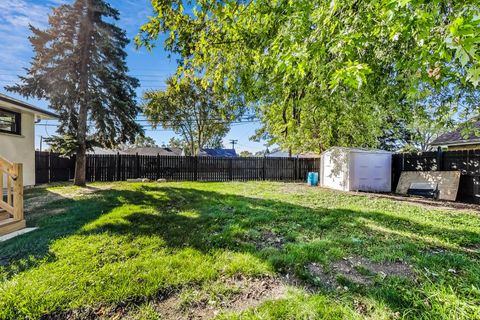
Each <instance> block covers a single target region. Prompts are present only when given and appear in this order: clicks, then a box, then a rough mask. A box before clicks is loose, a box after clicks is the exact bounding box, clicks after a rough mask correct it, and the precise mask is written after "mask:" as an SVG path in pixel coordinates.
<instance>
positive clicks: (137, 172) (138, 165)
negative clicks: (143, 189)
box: [135, 152, 140, 179]
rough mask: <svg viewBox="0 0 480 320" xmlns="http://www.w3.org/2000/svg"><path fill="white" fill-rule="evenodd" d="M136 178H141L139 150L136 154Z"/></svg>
mask: <svg viewBox="0 0 480 320" xmlns="http://www.w3.org/2000/svg"><path fill="white" fill-rule="evenodd" d="M135 178H136V179H138V178H140V157H139V156H138V152H137V153H136V154H135Z"/></svg>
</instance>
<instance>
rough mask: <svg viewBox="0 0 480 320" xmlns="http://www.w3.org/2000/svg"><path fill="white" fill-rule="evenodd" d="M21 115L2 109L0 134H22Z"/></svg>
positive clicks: (0, 113)
mask: <svg viewBox="0 0 480 320" xmlns="http://www.w3.org/2000/svg"><path fill="white" fill-rule="evenodd" d="M20 124H21V114H20V113H18V112H13V111H8V110H4V109H0V132H6V133H13V134H20V133H21V126H20Z"/></svg>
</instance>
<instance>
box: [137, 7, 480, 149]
mask: <svg viewBox="0 0 480 320" xmlns="http://www.w3.org/2000/svg"><path fill="white" fill-rule="evenodd" d="M156 3H157V6H158V7H154V8H155V10H156V16H154V17H153V18H152V21H151V22H150V23H147V28H146V29H142V31H141V36H142V39H144V41H143V42H141V43H140V44H143V45H147V46H148V45H149V44H151V43H152V42H154V41H156V40H157V38H158V35H159V34H161V33H162V32H164V33H167V34H169V35H172V37H170V38H168V39H167V40H166V42H165V43H164V45H165V47H166V49H167V50H170V51H172V52H175V53H177V54H179V55H180V56H181V63H180V64H179V70H178V74H177V76H178V77H179V78H182V77H184V76H187V75H192V74H201V75H202V76H203V78H204V80H203V81H204V82H206V83H211V84H212V87H213V88H214V90H215V91H218V92H221V93H222V94H226V95H228V96H230V97H235V98H241V99H242V100H244V102H245V103H246V104H247V105H248V106H252V107H254V108H255V109H256V110H257V113H258V116H259V117H260V118H261V119H262V120H263V125H264V127H263V128H261V129H260V130H259V132H258V134H257V136H256V138H267V139H269V141H270V142H271V143H278V144H280V145H281V146H282V147H283V148H284V149H289V148H293V150H292V151H294V152H297V151H319V150H321V149H323V148H325V147H328V146H330V145H333V144H335V145H355V146H358V145H362V146H375V145H376V141H377V138H378V137H379V136H378V135H379V134H381V132H382V128H385V127H386V126H388V125H391V124H392V123H395V119H406V118H408V116H409V114H411V110H409V108H410V109H411V108H412V106H413V105H414V104H415V103H417V102H418V101H419V100H421V101H428V99H429V98H431V97H428V96H425V93H426V92H434V93H435V94H439V93H441V94H442V95H450V97H451V99H457V98H458V99H460V98H459V97H460V96H461V95H464V93H466V95H469V96H473V93H472V92H473V91H474V90H475V86H477V85H478V61H479V34H478V32H479V30H480V28H479V18H478V17H479V8H478V6H476V5H475V3H474V2H471V3H472V4H470V2H469V1H467V3H465V2H464V1H450V2H448V3H446V2H444V1H421V0H402V1H392V0H379V1H347V0H332V1H311V0H298V1H288V0H257V1H251V2H250V1H247V2H236V1H233V0H230V1H206V0H205V1H199V0H198V1H196V2H194V3H193V5H194V7H195V10H194V11H193V14H186V13H185V12H182V11H180V10H176V9H175V6H174V3H175V2H174V1H156ZM145 30H149V31H145ZM451 88H456V90H458V91H453V90H451ZM430 89H434V90H431V91H430ZM458 92H461V93H458ZM462 99H463V98H462ZM477 100H478V99H471V100H470V99H464V102H465V104H466V105H468V106H472V105H475V103H476V102H477ZM364 104H367V105H364ZM357 110H361V112H364V113H365V114H364V117H362V118H361V121H362V122H361V125H359V124H358V123H359V121H360V116H359V115H358V114H357V112H358V111H357ZM387 119H389V120H388V121H387ZM352 124H353V125H357V126H358V127H359V128H360V130H359V133H358V134H359V135H362V138H357V137H354V136H353V133H352V132H351V130H350V129H349V128H348V127H347V126H351V125H352ZM319 128H321V129H319ZM342 135H343V136H342Z"/></svg>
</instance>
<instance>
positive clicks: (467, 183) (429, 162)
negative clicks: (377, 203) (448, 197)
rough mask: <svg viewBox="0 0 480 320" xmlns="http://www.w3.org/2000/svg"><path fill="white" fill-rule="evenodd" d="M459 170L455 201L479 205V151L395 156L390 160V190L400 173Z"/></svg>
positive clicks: (395, 183)
mask: <svg viewBox="0 0 480 320" xmlns="http://www.w3.org/2000/svg"><path fill="white" fill-rule="evenodd" d="M429 170H437V171H450V170H460V172H461V174H462V175H461V178H460V186H459V189H458V197H457V200H459V201H465V202H475V203H480V150H464V151H446V152H441V151H440V152H424V153H418V154H417V153H406V154H395V155H393V159H392V184H393V185H392V187H393V188H392V190H395V188H396V186H397V183H398V179H399V178H400V174H401V172H402V171H429Z"/></svg>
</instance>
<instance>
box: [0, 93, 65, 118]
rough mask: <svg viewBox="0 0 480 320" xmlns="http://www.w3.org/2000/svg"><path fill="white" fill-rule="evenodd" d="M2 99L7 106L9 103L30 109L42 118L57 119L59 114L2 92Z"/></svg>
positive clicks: (0, 97)
mask: <svg viewBox="0 0 480 320" xmlns="http://www.w3.org/2000/svg"><path fill="white" fill-rule="evenodd" d="M0 101H2V102H4V103H6V106H7V107H8V105H13V107H15V108H18V109H20V110H21V111H29V112H31V113H33V114H35V115H36V116H37V117H39V118H42V119H57V118H58V115H56V114H55V113H53V112H50V111H47V110H43V109H40V108H38V107H35V106H34V105H31V104H29V103H26V102H23V101H20V100H17V99H15V98H12V97H10V96H7V95H4V94H1V93H0Z"/></svg>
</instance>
